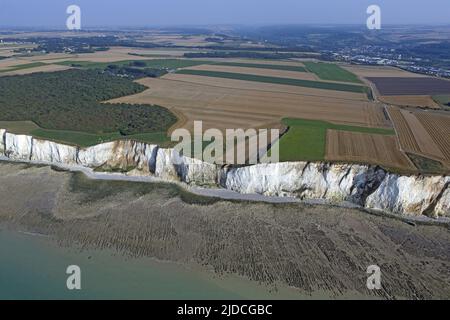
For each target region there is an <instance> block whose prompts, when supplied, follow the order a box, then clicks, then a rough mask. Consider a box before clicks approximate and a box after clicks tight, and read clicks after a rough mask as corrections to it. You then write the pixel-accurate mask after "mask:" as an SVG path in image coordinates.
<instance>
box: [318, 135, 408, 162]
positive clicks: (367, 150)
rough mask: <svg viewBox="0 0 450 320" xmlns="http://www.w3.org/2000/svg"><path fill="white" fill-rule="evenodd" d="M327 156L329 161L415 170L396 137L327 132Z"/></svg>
mask: <svg viewBox="0 0 450 320" xmlns="http://www.w3.org/2000/svg"><path fill="white" fill-rule="evenodd" d="M326 145H327V147H326V156H325V158H326V159H327V160H329V161H353V162H362V163H372V164H380V165H384V166H386V167H390V168H401V169H405V168H406V169H409V170H415V167H414V165H413V164H412V163H411V162H410V160H409V159H408V157H407V156H406V155H405V154H404V153H403V152H401V151H400V150H399V147H398V143H397V139H396V137H395V136H388V135H380V134H371V133H361V132H348V131H338V130H327V143H326Z"/></svg>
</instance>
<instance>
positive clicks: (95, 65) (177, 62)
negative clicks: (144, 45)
mask: <svg viewBox="0 0 450 320" xmlns="http://www.w3.org/2000/svg"><path fill="white" fill-rule="evenodd" d="M136 62H140V63H142V64H143V65H142V66H143V67H146V68H161V69H179V68H187V67H192V66H197V65H201V64H205V63H208V62H206V61H195V60H187V59H152V60H123V61H117V62H92V61H73V60H68V61H62V62H58V64H60V65H65V66H72V67H81V68H87V69H105V68H106V67H108V66H109V65H111V64H114V65H117V66H128V65H132V64H133V63H136Z"/></svg>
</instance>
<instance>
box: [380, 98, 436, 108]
mask: <svg viewBox="0 0 450 320" xmlns="http://www.w3.org/2000/svg"><path fill="white" fill-rule="evenodd" d="M378 100H380V101H381V102H384V103H388V104H392V105H396V106H406V107H425V108H431V109H440V108H441V107H440V105H439V104H438V103H436V101H434V100H433V99H432V98H431V96H419V95H417V96H379V97H378Z"/></svg>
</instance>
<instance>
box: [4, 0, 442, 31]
mask: <svg viewBox="0 0 450 320" xmlns="http://www.w3.org/2000/svg"><path fill="white" fill-rule="evenodd" d="M72 4H75V5H78V6H79V7H80V8H81V14H82V26H84V27H88V26H112V27H113V26H168V25H179V26H181V25H226V24H233V25H234V24H240V25H271V24H365V23H366V19H367V17H368V15H367V13H366V10H367V7H368V6H369V5H372V4H377V5H379V6H380V8H381V14H382V23H385V24H450V0H120V1H119V0H0V26H16V27H61V28H64V27H65V23H66V20H67V17H68V14H66V9H67V7H68V6H69V5H72Z"/></svg>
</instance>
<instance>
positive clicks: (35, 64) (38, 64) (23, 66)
mask: <svg viewBox="0 0 450 320" xmlns="http://www.w3.org/2000/svg"><path fill="white" fill-rule="evenodd" d="M45 65H46V64H45V63H42V62H33V63H27V64H21V65H18V66H14V67H9V68H8V69H4V70H0V73H4V72H11V71H17V70H23V69H30V68H36V67H42V66H45Z"/></svg>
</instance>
